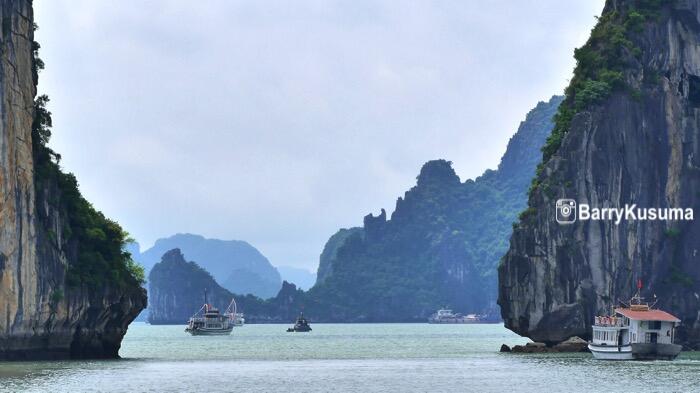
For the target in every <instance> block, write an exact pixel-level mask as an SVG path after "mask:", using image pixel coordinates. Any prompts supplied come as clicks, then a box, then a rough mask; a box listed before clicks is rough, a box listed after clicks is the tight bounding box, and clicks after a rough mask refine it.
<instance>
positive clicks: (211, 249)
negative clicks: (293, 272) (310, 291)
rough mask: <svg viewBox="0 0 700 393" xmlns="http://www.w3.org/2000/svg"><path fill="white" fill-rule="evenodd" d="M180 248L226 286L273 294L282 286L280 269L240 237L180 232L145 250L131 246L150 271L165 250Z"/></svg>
mask: <svg viewBox="0 0 700 393" xmlns="http://www.w3.org/2000/svg"><path fill="white" fill-rule="evenodd" d="M175 248H177V249H180V250H181V251H182V253H183V254H184V255H185V257H186V258H187V259H188V260H191V261H196V262H197V263H198V264H199V266H201V267H202V268H204V269H205V270H206V271H207V272H209V273H211V275H212V276H213V278H214V279H215V280H216V281H217V282H218V283H219V284H220V285H221V286H222V287H224V288H226V289H228V290H229V291H231V292H233V293H237V294H243V295H244V294H253V295H255V296H258V297H261V298H269V297H273V296H275V295H276V294H277V292H278V291H279V290H280V288H281V287H282V280H281V277H280V273H279V272H278V271H277V269H276V268H275V267H274V266H272V264H270V261H268V260H267V258H265V256H264V255H262V254H261V253H260V251H258V250H257V249H256V248H255V247H253V246H251V245H250V244H248V243H246V242H244V241H240V240H219V239H207V238H205V237H203V236H200V235H193V234H188V233H185V234H181V233H179V234H176V235H173V236H170V237H167V238H163V239H158V240H156V242H155V244H154V245H153V247H151V248H149V249H147V250H146V251H143V252H141V251H140V250H139V246H138V244H134V243H132V244H130V245H129V247H128V248H127V250H128V251H129V252H131V254H132V257H133V259H134V260H135V261H137V262H139V263H140V264H141V265H143V266H144V268H145V269H146V273H147V274H148V273H149V272H150V271H151V269H152V268H153V266H154V265H155V264H156V263H158V262H159V261H160V260H161V257H162V256H163V254H165V253H166V252H167V251H170V250H172V249H175Z"/></svg>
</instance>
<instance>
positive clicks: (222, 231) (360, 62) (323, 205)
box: [35, 0, 603, 270]
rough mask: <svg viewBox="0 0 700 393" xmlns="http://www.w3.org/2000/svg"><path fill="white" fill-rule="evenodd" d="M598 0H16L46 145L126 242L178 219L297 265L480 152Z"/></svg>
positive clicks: (559, 61)
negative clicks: (26, 25)
mask: <svg viewBox="0 0 700 393" xmlns="http://www.w3.org/2000/svg"><path fill="white" fill-rule="evenodd" d="M602 6H603V0H596V1H591V0H578V1H561V0H547V1H537V2H523V1H515V0H514V1H432V2H423V1H405V2H398V1H364V0H360V1H358V0H351V1H306V2H303V1H289V2H276V1H191V0H187V1H185V0H182V1H140V0H139V1H136V0H126V1H125V0H120V1H116V0H114V1H93V0H81V1H78V0H39V1H35V12H36V15H35V19H36V22H37V23H38V25H39V30H38V31H37V40H38V41H39V42H40V44H41V46H42V49H41V57H42V58H43V59H44V61H45V62H46V70H44V71H43V72H42V73H41V75H40V86H39V90H40V92H42V93H46V94H48V95H49V96H50V98H51V103H50V106H49V108H50V110H51V111H52V112H53V120H54V136H53V140H52V142H51V145H52V146H53V148H54V149H55V150H57V151H58V152H60V153H61V154H62V156H63V160H62V165H63V166H64V168H65V169H67V170H68V171H71V172H74V173H75V174H76V175H77V177H78V180H79V182H80V187H81V190H82V192H83V194H84V195H85V196H86V197H87V198H88V199H89V200H90V201H91V202H92V203H93V204H94V205H95V206H96V207H97V208H98V209H100V210H102V211H103V212H104V213H105V214H106V215H107V216H109V217H111V218H114V219H116V220H117V221H119V222H120V223H121V224H122V225H123V226H124V227H125V229H126V230H128V231H129V232H130V233H131V234H132V236H133V237H135V238H136V239H137V240H138V241H139V242H140V243H141V244H142V248H145V247H148V246H150V245H151V244H152V243H153V241H154V240H155V239H157V238H159V237H166V236H169V235H172V234H174V233H178V232H191V233H198V234H202V235H204V236H207V237H215V238H221V239H240V240H246V241H248V242H250V243H251V244H252V245H254V246H255V247H257V248H258V249H259V250H260V251H261V252H262V253H263V254H265V255H266V256H267V257H268V258H269V259H270V261H271V262H272V263H273V264H274V265H293V266H299V267H306V268H308V269H311V270H315V269H316V266H317V265H318V256H319V254H320V252H321V250H322V248H323V245H324V244H325V242H326V240H327V239H328V237H329V236H330V235H332V234H333V233H334V232H335V231H336V230H338V228H341V227H351V226H358V225H362V217H363V216H364V215H366V214H368V213H370V212H373V213H375V214H376V213H378V212H379V210H380V209H381V208H387V210H388V211H389V212H391V211H393V208H394V203H395V200H396V198H397V197H398V196H400V195H403V193H404V191H406V190H407V189H409V188H410V187H411V186H413V185H414V184H415V177H416V175H417V174H418V171H419V169H420V167H421V165H422V164H423V163H424V162H425V161H427V160H431V159H436V158H445V159H448V160H451V161H453V163H454V167H455V170H456V171H457V173H458V174H459V175H460V177H461V178H462V180H465V179H467V178H473V177H475V176H478V175H479V174H481V173H482V172H483V171H484V170H485V169H488V168H495V167H496V166H497V164H498V161H499V158H500V156H501V155H502V154H503V152H504V150H505V147H506V143H507V142H508V139H509V137H510V136H511V135H512V134H513V133H514V132H515V130H516V129H517V126H518V124H519V123H520V121H521V120H522V119H524V116H525V114H526V113H527V111H528V110H529V109H530V108H532V107H534V106H535V104H536V103H537V102H538V101H541V100H547V99H549V97H550V96H551V95H553V94H560V93H561V92H562V91H563V88H564V87H565V86H566V84H567V82H568V79H569V78H570V76H571V71H572V69H573V66H574V60H573V57H572V55H573V50H574V48H575V47H578V46H581V45H582V44H583V43H584V42H585V40H586V38H587V36H588V33H589V31H590V29H591V28H592V27H593V24H594V22H595V20H594V16H595V15H598V14H599V13H600V11H601V10H602Z"/></svg>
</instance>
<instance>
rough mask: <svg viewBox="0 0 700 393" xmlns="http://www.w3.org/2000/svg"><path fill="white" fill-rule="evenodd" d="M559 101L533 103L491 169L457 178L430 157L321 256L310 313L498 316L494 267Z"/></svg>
mask: <svg viewBox="0 0 700 393" xmlns="http://www.w3.org/2000/svg"><path fill="white" fill-rule="evenodd" d="M561 100H562V97H552V99H550V100H549V102H540V103H539V104H538V105H537V106H536V107H535V108H534V109H533V110H532V111H530V113H528V115H527V117H526V119H525V120H524V121H523V122H522V123H521V124H520V127H519V128H518V131H517V132H516V134H515V135H514V136H513V137H512V139H511V140H510V142H509V143H508V147H507V149H506V153H505V154H504V155H503V158H502V159H501V163H500V164H499V166H498V169H497V170H487V171H486V172H485V173H484V174H483V175H482V176H480V177H478V178H477V179H474V180H467V181H465V182H462V181H460V179H459V177H458V176H457V175H456V173H455V171H454V170H453V169H452V166H451V163H450V162H448V161H445V160H435V161H430V162H428V163H426V164H425V165H424V166H423V167H422V168H421V170H420V174H419V175H418V177H417V183H416V186H415V187H413V188H411V190H409V191H407V192H406V193H405V195H404V196H403V197H402V198H399V199H398V201H397V202H396V208H395V210H394V213H393V214H391V217H390V218H389V217H388V216H387V213H386V211H385V210H384V209H382V210H381V213H380V214H379V215H378V216H373V215H371V214H370V215H368V216H366V217H365V219H364V226H363V228H354V229H350V230H345V231H340V232H338V233H336V234H335V235H334V236H333V237H331V239H330V240H329V242H328V244H326V247H325V248H324V252H323V254H322V255H321V261H320V265H319V274H318V280H317V284H316V286H315V287H314V288H312V289H311V290H310V291H309V294H308V297H307V303H308V315H309V316H311V317H315V318H317V319H318V318H320V319H322V320H329V321H358V322H359V321H415V320H425V318H427V317H428V316H429V315H430V314H431V313H433V312H435V310H436V309H437V308H439V307H444V306H450V307H452V308H453V309H455V310H456V311H459V312H463V313H467V312H477V313H487V314H489V315H490V316H492V317H493V318H498V311H497V307H496V295H497V280H496V267H497V265H498V261H499V259H500V257H501V256H502V255H503V254H504V253H505V251H506V250H507V248H508V243H507V240H508V237H509V236H510V233H511V229H512V224H513V222H514V221H516V220H517V216H518V213H519V212H520V211H521V210H522V209H523V208H524V207H525V204H526V201H527V189H528V186H529V183H530V179H531V178H532V176H533V175H534V173H535V167H536V166H537V163H538V162H539V160H540V157H541V153H540V148H541V147H542V145H543V144H544V142H545V139H546V138H547V135H549V134H550V131H551V129H552V116H553V115H554V113H555V112H556V110H557V107H558V105H559V103H560V102H561Z"/></svg>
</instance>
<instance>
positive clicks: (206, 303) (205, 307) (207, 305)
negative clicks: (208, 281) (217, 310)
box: [204, 288, 209, 312]
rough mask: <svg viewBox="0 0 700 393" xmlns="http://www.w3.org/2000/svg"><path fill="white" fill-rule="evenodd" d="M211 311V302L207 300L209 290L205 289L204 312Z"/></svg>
mask: <svg viewBox="0 0 700 393" xmlns="http://www.w3.org/2000/svg"><path fill="white" fill-rule="evenodd" d="M207 311H209V301H208V300H207V289H206V288H204V312H207Z"/></svg>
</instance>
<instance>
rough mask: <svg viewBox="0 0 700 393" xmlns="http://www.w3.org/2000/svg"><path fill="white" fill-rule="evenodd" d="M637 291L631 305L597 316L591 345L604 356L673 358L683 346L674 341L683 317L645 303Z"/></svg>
mask: <svg viewBox="0 0 700 393" xmlns="http://www.w3.org/2000/svg"><path fill="white" fill-rule="evenodd" d="M637 288H638V290H637V294H636V295H635V296H634V297H633V298H632V300H631V301H630V304H629V306H628V307H618V308H616V309H615V313H614V315H612V316H597V317H595V325H593V338H592V340H591V341H590V342H589V344H588V349H589V350H590V351H591V353H592V354H593V357H595V358H596V359H603V360H656V359H660V360H673V359H675V358H676V356H678V354H679V353H680V352H681V348H682V347H681V346H680V345H678V344H674V343H673V339H674V336H675V328H676V326H678V324H679V323H680V319H678V318H677V317H675V316H674V315H671V314H669V313H667V312H666V311H662V310H657V309H653V305H651V306H650V305H649V304H648V303H642V300H643V298H641V297H640V296H639V289H640V288H641V283H640V284H638V285H637Z"/></svg>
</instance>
